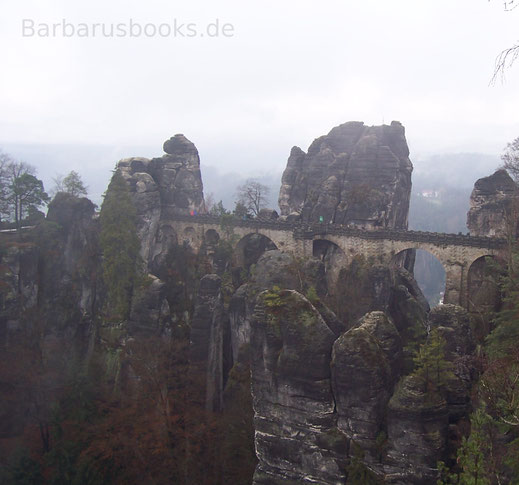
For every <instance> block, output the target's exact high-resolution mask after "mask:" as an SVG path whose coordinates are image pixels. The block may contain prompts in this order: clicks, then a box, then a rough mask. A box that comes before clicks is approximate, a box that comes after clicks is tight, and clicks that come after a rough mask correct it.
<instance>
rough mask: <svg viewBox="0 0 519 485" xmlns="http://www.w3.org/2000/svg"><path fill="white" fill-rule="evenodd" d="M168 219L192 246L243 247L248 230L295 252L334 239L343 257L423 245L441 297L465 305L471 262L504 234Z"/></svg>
mask: <svg viewBox="0 0 519 485" xmlns="http://www.w3.org/2000/svg"><path fill="white" fill-rule="evenodd" d="M170 224H171V225H172V226H173V229H174V230H175V232H176V234H177V236H178V240H179V242H180V243H181V242H183V241H186V242H188V243H189V244H190V246H191V247H193V248H194V249H195V250H196V251H198V250H199V249H200V246H201V245H202V243H203V242H204V241H206V242H211V241H212V242H213V243H214V242H216V241H218V240H220V239H226V240H228V241H229V242H231V244H232V245H233V248H234V249H239V248H240V246H241V247H243V245H244V244H245V241H246V240H247V238H248V237H250V236H251V235H252V234H261V235H263V236H265V237H267V238H268V239H270V241H272V242H273V243H274V244H275V245H276V247H277V248H278V249H279V250H281V251H286V252H291V253H293V254H294V255H296V256H299V257H311V256H312V255H313V254H314V247H315V242H316V241H328V242H329V243H333V244H335V245H337V246H338V247H339V248H340V249H341V250H342V251H343V252H344V255H345V256H346V261H348V260H351V259H352V258H353V257H354V256H357V255H363V256H364V257H365V258H366V259H371V260H373V261H377V262H380V263H383V264H391V263H394V262H395V261H396V259H397V258H396V256H397V255H399V254H401V253H402V252H404V251H406V250H410V249H423V250H425V251H428V252H429V253H431V254H433V255H434V256H436V258H438V260H439V261H440V262H441V263H442V264H443V267H444V269H445V273H446V275H445V276H446V288H445V296H444V302H445V303H453V304H457V305H461V306H464V307H465V308H468V303H469V285H470V275H471V271H470V270H471V267H472V265H473V264H474V263H475V262H476V261H478V260H480V258H484V257H486V256H493V257H498V258H499V257H501V256H502V255H503V252H504V249H505V247H506V241H505V240H504V239H498V238H492V237H473V236H468V235H462V234H458V235H457V234H444V233H430V232H420V231H400V230H387V229H384V230H365V229H359V228H354V227H347V226H341V225H337V224H303V223H293V222H286V221H275V220H272V221H269V220H261V219H247V220H241V219H237V218H231V217H229V218H227V217H223V218H221V217H218V216H210V215H196V216H182V215H177V216H174V218H173V219H170Z"/></svg>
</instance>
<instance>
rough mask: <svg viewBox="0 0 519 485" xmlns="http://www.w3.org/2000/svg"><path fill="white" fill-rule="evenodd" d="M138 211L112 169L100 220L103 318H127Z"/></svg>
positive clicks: (136, 248) (135, 265) (136, 267)
mask: <svg viewBox="0 0 519 485" xmlns="http://www.w3.org/2000/svg"><path fill="white" fill-rule="evenodd" d="M136 219H137V212H136V210H135V206H134V204H133V201H132V198H131V195H130V192H129V188H128V184H127V183H126V181H125V180H124V178H123V177H122V176H121V174H120V173H119V172H115V173H114V175H113V177H112V180H111V182H110V185H109V186H108V190H107V191H106V194H105V198H104V201H103V205H102V207H101V213H100V216H99V222H100V225H101V233H100V237H99V242H100V247H101V251H102V258H103V259H102V273H103V282H104V285H105V287H106V302H105V306H104V313H105V318H106V320H107V321H110V322H118V321H122V320H126V319H127V318H128V316H129V314H130V309H131V298H132V293H133V289H134V287H135V285H136V283H137V278H138V276H139V273H140V271H139V264H140V260H139V249H140V242H139V238H138V236H137V225H136V224H137V221H136Z"/></svg>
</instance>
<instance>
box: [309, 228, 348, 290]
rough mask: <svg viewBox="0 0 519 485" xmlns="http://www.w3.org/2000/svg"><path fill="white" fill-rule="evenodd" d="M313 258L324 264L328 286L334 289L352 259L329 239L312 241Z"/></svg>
mask: <svg viewBox="0 0 519 485" xmlns="http://www.w3.org/2000/svg"><path fill="white" fill-rule="evenodd" d="M312 256H313V257H314V258H317V259H319V260H321V261H322V263H323V264H324V271H325V278H326V285H327V287H328V289H333V288H335V287H336V285H337V281H338V280H339V277H340V273H341V270H342V269H345V268H347V266H348V264H349V263H350V259H351V258H348V256H347V255H346V253H345V252H344V250H343V249H342V248H341V247H340V246H339V245H338V244H337V243H336V242H334V241H331V240H330V239H327V238H315V239H314V240H313V241H312Z"/></svg>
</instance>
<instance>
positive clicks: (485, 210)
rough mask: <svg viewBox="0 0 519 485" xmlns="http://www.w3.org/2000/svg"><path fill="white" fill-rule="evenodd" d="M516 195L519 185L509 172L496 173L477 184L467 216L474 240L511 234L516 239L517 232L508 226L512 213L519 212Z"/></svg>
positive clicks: (481, 179)
mask: <svg viewBox="0 0 519 485" xmlns="http://www.w3.org/2000/svg"><path fill="white" fill-rule="evenodd" d="M517 195H518V187H517V184H516V183H515V182H514V181H513V180H512V178H511V177H510V175H508V172H507V171H506V170H497V171H496V172H495V173H494V174H493V175H490V176H488V177H483V178H480V179H479V180H478V181H476V183H475V184H474V190H473V191H472V194H471V196H470V210H469V212H468V214H467V227H468V229H469V231H470V234H471V236H501V237H504V236H506V235H507V234H510V231H512V233H513V234H514V235H515V232H516V229H517V228H515V227H514V228H511V227H509V226H510V215H511V213H512V211H515V212H517V210H518V209H517V207H515V206H516V205H517V203H516V202H514V201H515V200H516V198H517Z"/></svg>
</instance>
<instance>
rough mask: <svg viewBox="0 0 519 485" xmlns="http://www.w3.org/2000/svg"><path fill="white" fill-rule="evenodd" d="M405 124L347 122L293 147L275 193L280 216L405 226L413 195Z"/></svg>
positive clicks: (383, 225) (333, 221)
mask: <svg viewBox="0 0 519 485" xmlns="http://www.w3.org/2000/svg"><path fill="white" fill-rule="evenodd" d="M412 169H413V166H412V164H411V161H410V160H409V149H408V147H407V142H406V139H405V132H404V127H403V126H402V125H401V124H400V123H399V122H396V121H393V122H392V123H391V125H389V126H387V125H383V126H370V127H368V126H365V125H364V123H361V122H349V123H344V124H343V125H340V126H337V127H335V128H333V129H332V130H331V131H330V133H328V135H325V136H321V137H320V138H317V139H316V140H315V141H314V142H313V143H312V144H311V145H310V147H309V149H308V153H305V152H303V151H302V150H301V149H300V148H298V147H294V148H292V152H291V153H290V157H289V159H288V162H287V167H286V169H285V172H284V173H283V178H282V184H281V189H280V192H279V206H280V208H281V214H282V216H290V217H300V218H301V219H302V220H304V221H319V220H320V218H321V217H322V218H323V221H324V222H327V223H336V224H350V223H352V224H355V225H358V226H361V227H369V228H377V227H382V228H395V229H405V228H407V215H408V210H409V198H410V193H411V172H412Z"/></svg>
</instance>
